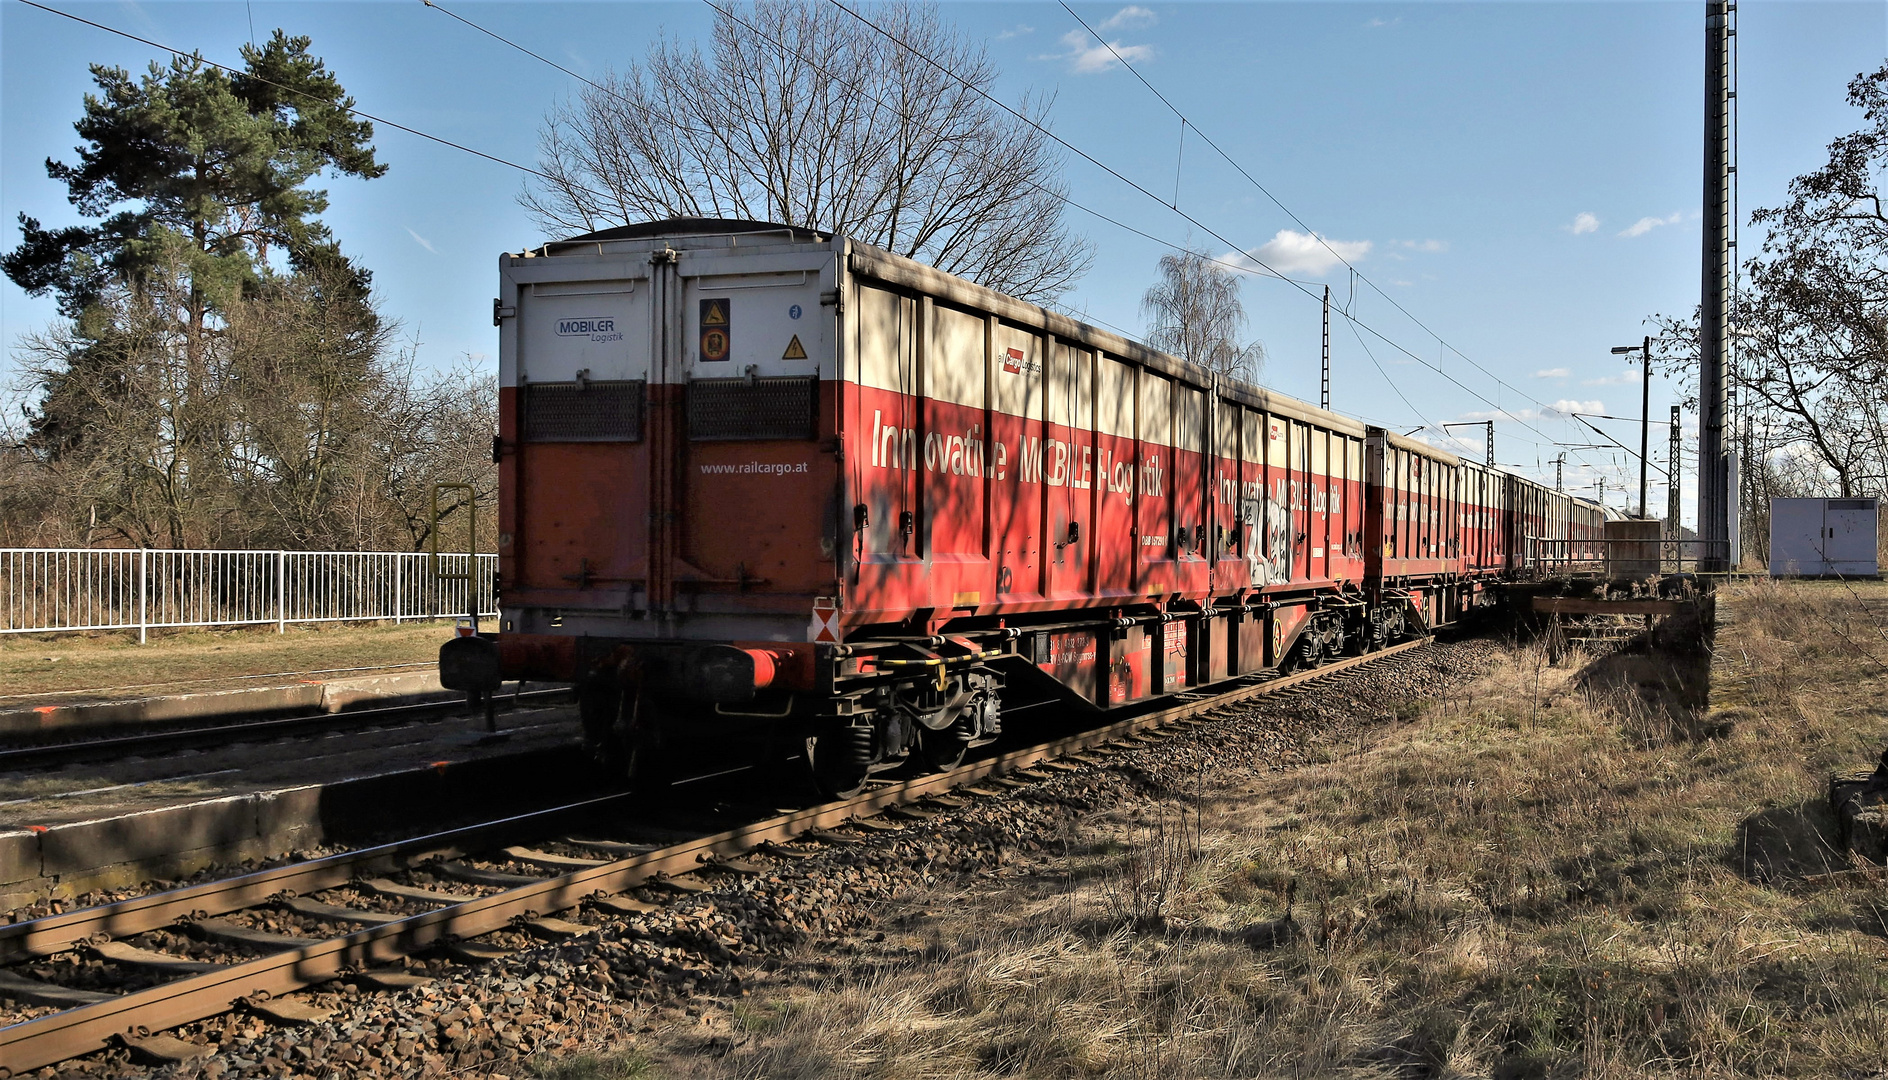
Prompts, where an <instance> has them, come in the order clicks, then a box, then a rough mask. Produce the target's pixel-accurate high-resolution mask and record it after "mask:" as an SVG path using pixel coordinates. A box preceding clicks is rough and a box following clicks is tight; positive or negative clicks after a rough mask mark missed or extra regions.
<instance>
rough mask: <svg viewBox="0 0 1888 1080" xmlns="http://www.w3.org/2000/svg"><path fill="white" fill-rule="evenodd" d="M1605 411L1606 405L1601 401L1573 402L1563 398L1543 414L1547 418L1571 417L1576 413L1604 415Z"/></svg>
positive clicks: (1543, 411)
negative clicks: (1555, 416) (1556, 416)
mask: <svg viewBox="0 0 1888 1080" xmlns="http://www.w3.org/2000/svg"><path fill="white" fill-rule="evenodd" d="M1605 411H1606V406H1605V404H1604V403H1602V402H1599V401H1573V400H1570V399H1568V398H1561V399H1560V400H1559V401H1556V402H1554V403H1553V404H1552V405H1549V406H1547V407H1546V408H1545V409H1542V410H1541V413H1542V414H1543V415H1546V416H1554V415H1559V416H1571V415H1573V414H1574V413H1603V412H1605Z"/></svg>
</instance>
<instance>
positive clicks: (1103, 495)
mask: <svg viewBox="0 0 1888 1080" xmlns="http://www.w3.org/2000/svg"><path fill="white" fill-rule="evenodd" d="M499 283H500V284H499V288H500V295H499V297H498V298H497V299H496V300H495V301H494V304H493V319H494V322H495V323H496V324H497V326H498V327H499V335H500V351H499V358H500V361H499V363H500V386H501V388H500V391H499V433H498V435H497V437H496V438H495V440H494V444H493V454H494V459H495V460H496V462H497V464H498V471H499V524H498V529H499V535H498V565H499V577H500V581H501V583H502V603H501V615H500V628H499V632H498V633H497V634H496V635H491V636H479V637H467V638H459V639H455V640H453V641H451V642H449V643H447V644H446V645H445V646H444V647H443V648H442V650H441V655H440V671H441V678H442V681H443V682H444V683H445V685H447V686H448V687H451V688H454V689H458V690H464V691H467V692H470V693H474V694H479V693H489V692H491V690H493V689H494V688H495V687H496V686H497V685H498V683H499V681H500V680H503V679H529V680H533V681H537V680H545V681H555V682H567V683H573V684H576V686H577V687H578V693H579V701H580V703H581V709H580V711H581V714H582V720H583V726H584V732H585V739H586V742H587V744H588V745H589V747H590V748H591V750H592V752H593V754H594V755H595V756H596V758H597V759H598V760H599V761H600V762H602V763H603V764H604V765H606V766H607V767H608V768H610V769H612V770H615V771H617V772H618V773H620V774H622V775H623V776H625V777H628V778H630V779H631V780H632V781H634V782H638V783H650V782H660V781H661V779H662V774H663V769H664V765H663V762H664V761H665V760H669V755H670V753H671V752H672V751H674V750H676V749H677V748H678V747H681V746H683V745H693V746H695V747H697V748H701V747H703V746H706V747H707V748H709V750H710V752H713V753H718V754H723V755H726V756H728V757H730V758H733V757H739V756H742V755H749V754H754V755H762V756H764V755H766V754H771V753H776V752H778V751H781V750H782V749H784V750H785V751H787V753H786V757H787V758H788V759H792V760H797V761H799V762H801V763H802V765H803V767H804V768H806V769H808V770H809V771H810V774H811V775H812V776H813V777H814V779H815V780H816V781H817V782H818V784H819V785H820V786H821V788H823V789H824V790H826V791H827V792H829V793H833V794H843V793H846V792H850V791H855V790H857V789H859V788H860V787H861V786H863V785H864V783H865V782H866V780H867V778H868V777H869V776H871V775H872V774H874V773H877V772H880V771H883V770H888V769H893V768H897V767H900V766H906V765H909V766H911V767H920V768H929V769H944V768H948V767H951V766H953V765H954V764H955V763H957V762H958V761H960V760H961V759H962V758H963V756H964V754H965V752H966V751H967V750H968V749H970V748H972V747H975V746H978V745H981V744H984V743H988V742H990V741H992V740H994V739H995V738H996V737H997V736H998V734H999V733H1000V732H1001V731H1002V728H1003V725H1004V723H1005V717H1006V711H1007V712H1010V713H1011V714H1012V716H1013V714H1014V711H1015V710H1014V709H1009V710H1006V703H1014V702H1018V701H1023V700H1028V701H1044V700H1060V701H1065V702H1067V703H1070V704H1072V705H1074V706H1076V707H1078V708H1088V709H1093V710H1101V711H1105V710H1113V709H1119V708H1122V707H1124V706H1130V705H1134V704H1136V703H1139V702H1144V701H1147V700H1149V699H1153V698H1159V697H1162V696H1165V695H1172V694H1176V693H1181V692H1184V691H1187V690H1189V689H1190V688H1194V687H1205V686H1210V685H1211V684H1214V683H1218V682H1222V681H1225V680H1228V679H1233V678H1237V677H1240V676H1245V675H1250V674H1253V673H1258V672H1264V671H1270V670H1278V669H1284V668H1289V667H1296V666H1305V665H1316V664H1318V663H1321V662H1323V661H1325V660H1326V659H1328V658H1332V657H1338V656H1346V655H1356V654H1361V653H1364V652H1368V651H1370V650H1374V649H1379V648H1382V647H1384V646H1386V645H1388V644H1391V643H1394V642H1398V641H1402V640H1407V639H1410V638H1413V637H1417V636H1421V635H1426V634H1429V633H1430V632H1431V631H1432V630H1434V629H1435V628H1436V627H1439V626H1444V625H1447V624H1450V623H1452V622H1455V621H1456V620H1458V619H1460V618H1461V617H1462V616H1463V615H1464V614H1465V613H1467V612H1469V611H1470V610H1471V609H1474V608H1477V607H1480V606H1484V605H1487V604H1489V603H1490V602H1491V600H1492V595H1493V591H1494V590H1493V588H1492V587H1493V586H1497V585H1499V584H1500V583H1502V582H1504V581H1509V580H1513V579H1515V578H1517V577H1519V576H1522V575H1523V574H1524V573H1525V571H1526V570H1527V566H1526V561H1527V557H1528V551H1529V549H1530V545H1531V544H1533V543H1534V542H1536V541H1539V540H1547V541H1554V542H1565V541H1573V542H1575V543H1577V542H1579V541H1581V540H1585V539H1590V538H1596V537H1599V536H1601V535H1602V534H1603V532H1604V521H1603V515H1602V511H1601V509H1600V508H1599V507H1598V506H1596V505H1594V504H1592V503H1589V502H1585V501H1582V500H1579V499H1574V498H1571V497H1569V496H1567V495H1564V494H1561V493H1559V492H1556V491H1553V490H1550V489H1547V488H1544V487H1542V486H1541V485H1539V484H1535V483H1533V482H1531V481H1528V480H1526V479H1523V478H1521V477H1519V476H1515V475H1513V474H1511V473H1508V472H1505V471H1502V470H1500V469H1497V468H1493V467H1489V466H1484V465H1481V464H1478V463H1476V462H1472V461H1467V460H1463V459H1462V458H1459V457H1457V456H1455V455H1453V454H1450V453H1448V452H1446V451H1443V450H1440V449H1437V448H1435V447H1432V446H1429V445H1427V444H1424V443H1422V442H1418V441H1416V440H1413V439H1409V438H1406V437H1404V436H1402V435H1399V434H1397V433H1394V432H1391V431H1386V430H1384V429H1382V428H1378V427H1373V426H1370V425H1367V424H1364V423H1361V422H1359V421H1357V420H1354V419H1351V418H1349V417H1346V416H1343V415H1340V414H1338V413H1334V412H1329V411H1326V410H1324V409H1320V408H1317V407H1314V406H1312V405H1309V404H1306V403H1305V402H1302V401H1298V400H1295V399H1293V398H1290V397H1286V396H1284V395H1282V394H1278V393H1274V392H1272V391H1270V390H1266V389H1264V388H1263V387H1260V386H1255V385H1252V384H1250V383H1246V382H1241V381H1238V380H1235V379H1230V378H1226V377H1224V376H1221V375H1216V374H1214V373H1213V372H1210V371H1207V370H1204V369H1202V368H1200V367H1197V366H1194V365H1191V364H1188V363H1185V362H1183V361H1181V360H1179V359H1176V358H1175V357H1173V356H1170V355H1168V354H1166V353H1164V352H1161V351H1159V350H1156V349H1153V348H1150V347H1148V346H1146V345H1143V344H1141V343H1138V342H1135V341H1131V340H1128V339H1127V338H1124V337H1121V336H1119V335H1117V334H1113V333H1110V332H1108V331H1105V330H1102V329H1098V328H1096V327H1094V326H1091V325H1088V324H1086V323H1083V322H1080V321H1078V320H1076V319H1074V318H1071V317H1069V316H1067V315H1064V314H1060V313H1058V312H1054V311H1049V310H1046V309H1044V308H1041V307H1038V306H1035V305H1033V304H1029V303H1026V302H1024V301H1021V300H1017V299H1014V298H1012V297H1009V296H1005V295H1003V294H1001V293H998V292H995V291H992V290H990V289H987V288H984V287H982V286H979V285H976V284H973V283H971V282H969V281H966V280H964V279H962V278H958V277H954V276H952V275H950V274H946V273H942V272H940V271H938V270H936V269H933V268H931V267H928V266H925V265H923V264H920V263H917V262H914V261H912V260H909V259H905V258H901V257H899V256H896V255H893V254H889V253H887V252H885V251H882V250H879V249H876V248H873V247H870V246H867V245H864V244H860V243H857V242H855V241H851V240H848V239H847V238H845V237H843V236H834V235H828V234H824V233H818V232H811V231H808V230H805V229H796V228H789V227H786V226H781V225H772V224H766V223H760V222H745V221H725V220H712V219H688V220H671V221H662V222H654V223H649V224H643V225H632V226H627V227H623V228H614V229H607V230H604V231H601V232H594V233H591V234H588V235H585V236H578V237H574V238H572V239H570V240H567V241H563V242H558V243H549V244H546V245H544V246H543V247H541V248H538V249H536V250H532V251H523V252H519V253H516V254H507V255H504V256H503V257H501V258H500V260H499Z"/></svg>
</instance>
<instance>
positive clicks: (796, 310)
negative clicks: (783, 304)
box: [787, 304, 800, 319]
mask: <svg viewBox="0 0 1888 1080" xmlns="http://www.w3.org/2000/svg"><path fill="white" fill-rule="evenodd" d="M787 315H788V316H789V317H790V318H795V319H797V318H799V317H800V305H798V304H795V305H793V306H792V307H790V308H788V309H787Z"/></svg>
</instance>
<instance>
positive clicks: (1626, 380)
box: [1580, 368, 1641, 386]
mask: <svg viewBox="0 0 1888 1080" xmlns="http://www.w3.org/2000/svg"><path fill="white" fill-rule="evenodd" d="M1640 381H1641V379H1640V375H1639V369H1638V368H1633V369H1632V370H1630V371H1622V372H1620V373H1619V374H1617V375H1603V376H1601V377H1599V378H1597V379H1581V380H1580V385H1581V386H1637V385H1639V383H1640Z"/></svg>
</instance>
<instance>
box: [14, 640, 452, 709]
mask: <svg viewBox="0 0 1888 1080" xmlns="http://www.w3.org/2000/svg"><path fill="white" fill-rule="evenodd" d="M451 635H452V620H450V619H446V620H442V621H440V622H433V623H402V624H399V625H395V624H394V623H326V624H316V625H299V626H298V625H290V626H289V627H288V628H287V632H286V633H281V634H278V633H276V632H275V627H274V626H273V625H268V626H252V627H242V628H239V629H231V630H199V629H191V630H176V631H154V632H153V633H152V634H151V639H150V641H149V643H147V644H144V645H139V644H138V639H137V635H136V634H134V633H101V634H59V635H41V634H8V635H4V636H0V705H32V704H38V703H39V702H38V701H35V700H34V699H33V697H32V695H44V694H52V693H59V694H67V693H70V694H72V695H73V696H74V697H79V698H83V697H85V696H87V695H86V694H85V693H84V692H85V691H92V690H108V689H113V688H119V687H133V686H139V687H143V689H139V690H136V691H135V692H136V693H139V694H147V693H148V694H175V693H184V692H187V691H192V690H222V689H232V688H236V687H241V686H245V685H249V686H267V685H271V684H270V681H269V680H268V679H266V678H265V679H257V678H253V676H258V675H274V674H280V673H290V674H291V675H292V674H294V673H304V672H313V671H329V670H333V669H337V668H379V667H385V666H388V665H401V664H430V663H433V662H435V661H436V660H437V659H438V655H439V643H440V642H441V641H443V640H445V639H446V638H447V637H450V636H451ZM413 670H423V669H420V668H415V669H413ZM359 674H372V672H360V673H359ZM336 677H340V676H336ZM277 681H278V682H280V681H292V678H291V679H285V680H277ZM103 696H112V695H110V694H106V695H103Z"/></svg>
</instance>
